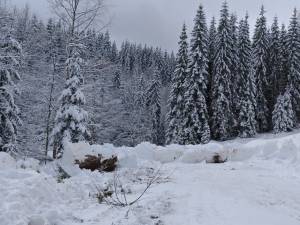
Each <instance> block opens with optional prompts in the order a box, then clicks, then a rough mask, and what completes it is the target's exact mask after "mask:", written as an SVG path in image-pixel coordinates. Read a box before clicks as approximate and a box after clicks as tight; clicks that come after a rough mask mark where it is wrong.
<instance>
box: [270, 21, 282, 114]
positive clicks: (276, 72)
mask: <svg viewBox="0 0 300 225" xmlns="http://www.w3.org/2000/svg"><path fill="white" fill-rule="evenodd" d="M280 67H281V58H280V31H279V26H278V18H277V17H275V18H274V21H273V24H272V27H271V34H270V43H269V62H268V83H269V88H268V89H269V96H268V100H269V109H271V111H273V109H274V105H275V103H276V98H277V97H278V95H279V94H280V87H279V85H280V84H279V82H280Z"/></svg>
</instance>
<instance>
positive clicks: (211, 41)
mask: <svg viewBox="0 0 300 225" xmlns="http://www.w3.org/2000/svg"><path fill="white" fill-rule="evenodd" d="M216 43H217V29H216V21H215V18H214V17H213V18H212V20H211V24H210V28H209V32H208V69H207V72H208V86H207V89H208V101H207V106H208V110H209V115H210V116H211V112H210V109H211V102H212V100H211V90H212V81H213V73H214V61H215V55H216Z"/></svg>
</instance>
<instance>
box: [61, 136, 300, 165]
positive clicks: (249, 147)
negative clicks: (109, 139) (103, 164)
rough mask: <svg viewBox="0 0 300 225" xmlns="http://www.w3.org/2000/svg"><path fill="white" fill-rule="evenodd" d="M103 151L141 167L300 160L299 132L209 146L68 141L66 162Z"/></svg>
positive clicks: (212, 143) (121, 163)
mask: <svg viewBox="0 0 300 225" xmlns="http://www.w3.org/2000/svg"><path fill="white" fill-rule="evenodd" d="M97 154H102V155H104V156H105V157H110V156H112V155H116V156H118V158H119V160H120V162H119V166H120V167H128V168H130V167H132V168H135V167H137V166H139V165H140V164H141V163H143V162H144V161H157V162H160V163H171V162H174V161H176V162H182V163H201V162H205V161H211V160H212V158H213V156H215V155H216V154H218V155H220V156H221V158H222V159H226V160H227V161H245V160H250V159H254V158H256V159H263V160H271V159H275V160H277V161H289V162H291V163H295V162H299V161H300V133H294V134H291V135H287V136H275V135H273V138H266V137H261V138H257V139H250V140H249V139H238V140H235V141H229V142H223V143H222V142H211V143H209V144H206V145H195V146H192V145H189V146H180V145H169V146H166V147H158V146H155V145H152V144H150V143H142V144H140V145H138V146H136V147H134V148H129V147H119V148H117V147H114V146H113V145H110V144H105V145H89V144H87V143H83V142H81V143H77V144H69V146H68V148H67V151H66V154H65V155H64V159H63V162H64V163H63V164H64V165H66V164H70V163H73V162H74V161H75V159H83V158H84V157H85V155H97Z"/></svg>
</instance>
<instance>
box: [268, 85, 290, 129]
mask: <svg viewBox="0 0 300 225" xmlns="http://www.w3.org/2000/svg"><path fill="white" fill-rule="evenodd" d="M272 120H273V130H274V132H275V133H281V132H289V131H292V130H293V129H294V127H295V112H294V110H293V105H292V97H291V94H290V90H286V91H285V93H284V94H283V95H282V94H280V95H279V96H278V98H277V103H276V105H275V108H274V111H273V116H272Z"/></svg>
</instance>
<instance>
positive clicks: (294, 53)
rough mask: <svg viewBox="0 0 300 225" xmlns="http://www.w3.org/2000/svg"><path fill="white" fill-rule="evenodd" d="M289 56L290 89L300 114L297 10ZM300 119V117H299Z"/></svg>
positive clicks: (292, 22) (290, 31)
mask: <svg viewBox="0 0 300 225" xmlns="http://www.w3.org/2000/svg"><path fill="white" fill-rule="evenodd" d="M287 47H288V49H289V56H288V87H289V89H290V92H291V96H292V103H293V107H294V110H295V111H296V112H297V113H299V114H300V107H299V102H300V28H299V24H298V17H297V10H296V9H295V10H294V13H293V16H292V18H291V21H290V26H289V30H288V34H287ZM297 116H298V118H300V116H299V115H297Z"/></svg>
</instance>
